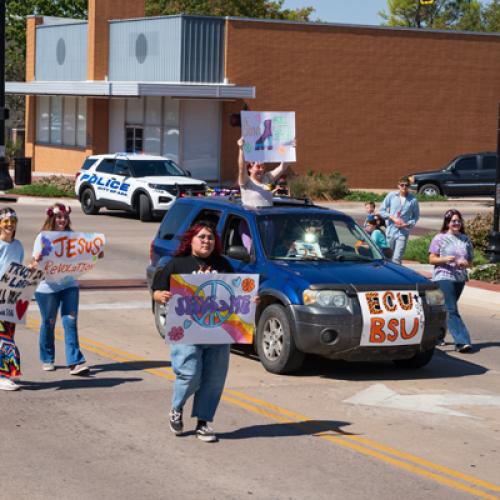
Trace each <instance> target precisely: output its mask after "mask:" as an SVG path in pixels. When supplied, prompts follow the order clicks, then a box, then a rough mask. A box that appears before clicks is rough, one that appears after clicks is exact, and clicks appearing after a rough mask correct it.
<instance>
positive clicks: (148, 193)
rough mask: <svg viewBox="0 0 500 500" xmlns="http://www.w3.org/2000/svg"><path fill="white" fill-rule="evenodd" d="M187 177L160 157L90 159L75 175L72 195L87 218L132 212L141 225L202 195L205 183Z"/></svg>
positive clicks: (132, 156) (166, 159) (205, 187)
mask: <svg viewBox="0 0 500 500" xmlns="http://www.w3.org/2000/svg"><path fill="white" fill-rule="evenodd" d="M190 175H191V174H190V173H189V171H186V170H183V169H182V168H181V167H179V165H177V164H176V163H175V162H173V161H172V160H169V159H168V158H164V157H162V156H149V155H142V154H121V153H118V154H105V155H93V156H89V157H88V158H87V159H86V160H85V162H84V163H83V165H82V168H81V169H80V171H79V172H78V173H77V174H76V182H75V192H76V195H77V196H78V199H79V200H80V203H81V206H82V210H83V212H84V213H85V214H87V215H95V214H97V213H98V212H99V209H100V208H102V207H104V208H107V209H110V210H126V211H129V212H134V213H136V214H138V215H139V218H140V220H141V221H149V220H151V219H152V218H153V216H154V215H157V214H161V213H164V212H166V211H167V210H168V209H169V208H170V206H171V205H172V203H173V202H174V201H175V199H176V198H177V197H182V196H186V195H190V196H191V195H192V196H196V195H204V194H205V192H206V189H207V185H206V183H205V182H204V181H201V180H198V179H192V178H191V177H190Z"/></svg>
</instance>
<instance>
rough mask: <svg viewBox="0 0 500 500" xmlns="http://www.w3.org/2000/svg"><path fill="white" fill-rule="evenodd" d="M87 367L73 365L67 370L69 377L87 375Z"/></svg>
mask: <svg viewBox="0 0 500 500" xmlns="http://www.w3.org/2000/svg"><path fill="white" fill-rule="evenodd" d="M88 372H89V367H88V366H85V365H75V366H73V367H71V369H70V370H69V374H70V375H87V374H88Z"/></svg>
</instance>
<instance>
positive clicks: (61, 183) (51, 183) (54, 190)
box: [9, 175, 75, 198]
mask: <svg viewBox="0 0 500 500" xmlns="http://www.w3.org/2000/svg"><path fill="white" fill-rule="evenodd" d="M9 193H14V194H24V195H27V196H45V197H49V198H52V197H55V198H60V197H63V198H74V197H75V180H74V179H73V178H72V177H66V176H64V175H49V176H47V177H41V178H39V179H36V180H35V181H34V182H33V184H29V185H27V186H20V187H17V188H14V189H11V190H10V191H9Z"/></svg>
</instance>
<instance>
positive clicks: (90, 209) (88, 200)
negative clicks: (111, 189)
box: [80, 188, 99, 215]
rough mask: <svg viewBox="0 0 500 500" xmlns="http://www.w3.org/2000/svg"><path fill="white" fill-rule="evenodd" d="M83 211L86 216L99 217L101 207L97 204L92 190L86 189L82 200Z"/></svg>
mask: <svg viewBox="0 0 500 500" xmlns="http://www.w3.org/2000/svg"><path fill="white" fill-rule="evenodd" d="M80 203H81V206H82V211H83V213H84V214H86V215H97V214H98V213H99V207H97V206H96V203H95V194H94V190H93V189H92V188H85V189H84V191H83V193H82V196H81V198H80Z"/></svg>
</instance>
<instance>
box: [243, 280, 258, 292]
mask: <svg viewBox="0 0 500 500" xmlns="http://www.w3.org/2000/svg"><path fill="white" fill-rule="evenodd" d="M241 288H242V290H243V291H244V292H246V293H250V292H251V291H252V290H253V289H254V288H255V281H254V280H253V279H252V278H245V279H244V280H243V283H242V284H241Z"/></svg>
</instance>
